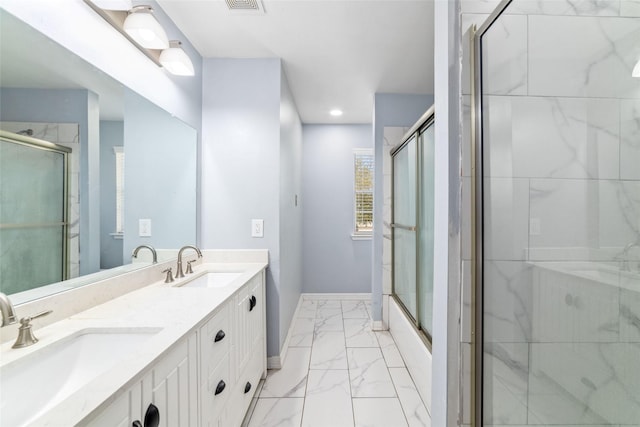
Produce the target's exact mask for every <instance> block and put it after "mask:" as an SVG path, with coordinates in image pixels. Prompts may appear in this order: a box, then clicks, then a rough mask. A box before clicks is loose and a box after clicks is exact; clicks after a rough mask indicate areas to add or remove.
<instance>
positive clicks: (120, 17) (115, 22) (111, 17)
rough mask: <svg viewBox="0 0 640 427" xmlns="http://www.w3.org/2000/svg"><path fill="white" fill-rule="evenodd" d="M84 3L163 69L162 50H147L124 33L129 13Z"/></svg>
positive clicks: (89, 0) (88, 0)
mask: <svg viewBox="0 0 640 427" xmlns="http://www.w3.org/2000/svg"><path fill="white" fill-rule="evenodd" d="M84 2H85V3H86V4H87V5H88V6H89V7H90V8H91V9H93V11H94V12H96V13H97V14H98V15H100V16H101V17H102V18H103V19H104V20H105V21H107V22H108V23H109V24H110V25H111V26H112V27H113V28H115V29H116V30H118V32H119V33H120V34H122V35H123V36H124V37H126V39H127V40H129V41H130V42H131V43H132V44H133V45H134V46H135V47H137V48H138V49H139V50H140V52H142V53H144V54H145V55H146V56H147V57H148V58H149V59H150V60H152V61H153V62H154V63H155V64H156V65H157V66H158V67H162V64H161V63H160V53H162V50H160V49H147V48H145V47H142V46H141V45H140V44H139V43H138V42H136V41H135V40H134V39H133V38H132V37H131V36H130V35H129V34H127V32H126V31H124V29H123V26H124V20H125V19H126V18H127V16H128V14H129V12H128V11H122V10H105V9H101V8H99V7H98V6H96V5H95V3H93V2H92V1H91V0H84Z"/></svg>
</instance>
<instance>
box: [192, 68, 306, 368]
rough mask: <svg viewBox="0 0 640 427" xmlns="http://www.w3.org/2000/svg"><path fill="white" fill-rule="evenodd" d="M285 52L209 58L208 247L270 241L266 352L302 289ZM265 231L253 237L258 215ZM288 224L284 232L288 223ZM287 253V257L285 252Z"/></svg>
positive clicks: (293, 114) (295, 127) (205, 124)
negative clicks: (262, 56)
mask: <svg viewBox="0 0 640 427" xmlns="http://www.w3.org/2000/svg"><path fill="white" fill-rule="evenodd" d="M285 85H286V80H284V76H283V75H282V65H281V62H280V60H279V59H205V61H204V69H203V103H202V184H201V185H202V192H201V204H202V229H201V230H202V232H201V239H202V247H203V248H205V249H218V248H230V249H247V248H248V249H268V250H269V268H268V270H267V353H268V354H269V356H275V355H278V354H279V353H280V348H281V346H282V343H283V342H284V339H285V337H286V331H287V330H288V328H289V322H290V316H291V315H292V314H293V310H295V304H296V303H297V301H298V298H299V295H300V286H301V285H300V282H299V280H298V279H297V277H299V276H300V273H299V271H297V270H296V269H299V267H297V265H300V261H298V260H296V259H295V258H290V257H300V255H299V254H300V251H298V250H297V249H296V248H297V247H299V246H300V243H299V242H298V240H297V239H298V238H297V237H296V236H295V233H296V231H295V230H296V227H298V225H297V224H298V222H299V221H300V220H299V219H298V218H299V215H300V213H299V209H300V208H299V207H295V206H293V204H292V203H291V201H292V199H293V196H294V194H295V192H296V191H297V188H299V185H300V184H299V183H296V180H298V181H299V179H298V178H297V176H298V175H299V172H298V169H297V166H296V158H298V157H299V154H298V152H299V150H300V149H299V148H298V147H299V145H300V144H301V137H300V133H301V131H300V130H299V128H300V124H299V118H298V113H297V111H296V109H295V105H294V104H293V102H292V101H291V96H290V94H289V93H288V89H286V88H285ZM252 218H255V219H263V220H264V237H263V238H252V237H251V219H252ZM281 227H286V228H289V227H291V228H290V229H289V230H285V231H284V233H281V231H282V228H281ZM283 256H284V257H285V258H286V259H283V258H282V257H283Z"/></svg>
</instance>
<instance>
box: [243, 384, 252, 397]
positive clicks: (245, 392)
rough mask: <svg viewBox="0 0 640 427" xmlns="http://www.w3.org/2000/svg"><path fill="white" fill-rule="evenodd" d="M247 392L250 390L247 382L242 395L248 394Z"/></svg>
mask: <svg viewBox="0 0 640 427" xmlns="http://www.w3.org/2000/svg"><path fill="white" fill-rule="evenodd" d="M249 390H251V383H250V382H248V381H247V384H246V385H245V386H244V394H247V393H249Z"/></svg>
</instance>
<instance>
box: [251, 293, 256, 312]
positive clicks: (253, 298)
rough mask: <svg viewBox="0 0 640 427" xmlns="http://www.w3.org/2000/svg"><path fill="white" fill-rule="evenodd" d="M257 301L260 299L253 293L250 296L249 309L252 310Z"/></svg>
mask: <svg viewBox="0 0 640 427" xmlns="http://www.w3.org/2000/svg"><path fill="white" fill-rule="evenodd" d="M257 303H258V300H257V299H256V297H255V295H251V298H249V311H252V310H253V309H254V308H255V306H256V304H257Z"/></svg>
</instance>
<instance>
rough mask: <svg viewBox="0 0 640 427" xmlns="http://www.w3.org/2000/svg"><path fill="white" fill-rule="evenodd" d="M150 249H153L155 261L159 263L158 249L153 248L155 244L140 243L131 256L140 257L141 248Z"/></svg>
mask: <svg viewBox="0 0 640 427" xmlns="http://www.w3.org/2000/svg"><path fill="white" fill-rule="evenodd" d="M143 248H145V249H149V250H150V251H151V255H153V263H154V264H157V263H158V254H157V253H156V250H155V249H153V246H149V245H140V246H138V247H137V248H135V249H134V250H133V253H132V254H131V258H138V251H139V250H140V249H143Z"/></svg>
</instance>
